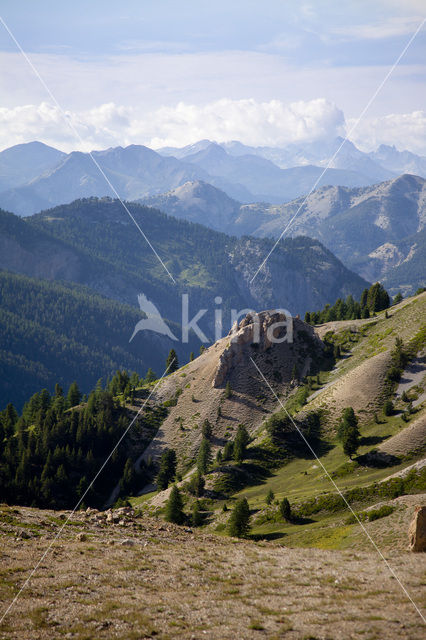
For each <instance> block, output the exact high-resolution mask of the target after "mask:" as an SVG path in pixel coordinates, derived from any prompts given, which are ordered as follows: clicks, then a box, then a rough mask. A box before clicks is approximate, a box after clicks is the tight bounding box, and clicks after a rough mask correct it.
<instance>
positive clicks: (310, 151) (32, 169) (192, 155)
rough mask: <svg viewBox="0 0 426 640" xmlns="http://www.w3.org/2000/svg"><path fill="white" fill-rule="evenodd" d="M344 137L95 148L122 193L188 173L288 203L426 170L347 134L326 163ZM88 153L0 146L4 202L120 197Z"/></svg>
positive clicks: (243, 194)
mask: <svg viewBox="0 0 426 640" xmlns="http://www.w3.org/2000/svg"><path fill="white" fill-rule="evenodd" d="M341 144H342V139H341V138H336V139H335V140H332V141H329V142H321V143H320V142H316V143H311V144H305V145H289V146H288V147H286V148H274V147H248V146H246V145H243V144H241V143H240V142H236V141H234V142H229V143H224V144H222V145H219V144H216V143H214V142H211V141H209V140H202V141H200V142H198V143H196V144H193V145H189V146H187V147H183V148H181V149H177V148H176V149H175V148H166V149H160V150H159V151H158V152H156V151H153V150H152V149H149V148H148V147H144V146H140V145H131V146H129V147H126V148H122V147H116V148H111V149H106V150H104V151H94V152H93V157H94V159H95V160H96V162H97V163H98V164H99V166H100V167H101V168H102V171H103V172H104V173H105V175H106V176H107V178H108V180H109V181H110V182H111V184H112V185H113V186H114V188H115V189H116V191H117V193H118V194H119V196H120V197H121V198H123V199H126V200H139V199H141V198H149V197H151V196H155V195H158V194H161V193H163V192H166V191H170V190H172V189H176V188H178V187H180V186H182V185H184V184H185V183H186V182H188V181H191V182H193V181H203V182H206V183H208V184H211V185H213V186H215V187H217V188H219V189H221V190H222V191H224V192H225V193H226V194H227V195H228V196H229V197H230V198H233V199H235V200H237V201H239V202H241V203H245V204H247V203H253V202H260V201H264V202H270V203H275V204H282V203H285V202H289V201H291V200H293V199H295V198H297V197H299V196H301V195H304V194H305V193H308V192H309V191H310V190H311V189H312V187H313V185H314V184H315V182H316V181H317V180H319V183H318V187H321V186H325V185H332V186H347V187H357V186H361V187H362V186H368V185H372V184H374V183H377V182H380V181H383V180H387V179H389V178H393V177H396V176H397V175H398V174H400V173H403V172H407V171H409V172H415V173H417V174H419V175H421V176H425V177H426V158H425V157H421V156H416V155H415V154H412V153H410V152H408V151H403V152H399V151H397V150H396V149H395V148H393V147H384V146H381V147H379V149H378V150H377V151H376V152H374V153H370V154H367V153H363V152H362V151H360V150H359V149H357V148H356V147H355V145H353V144H352V143H351V142H349V141H346V142H345V144H344V145H343V147H342V148H341V150H340V151H339V153H338V155H337V157H336V158H335V160H333V162H332V163H331V168H330V169H328V170H327V172H326V173H325V175H324V176H322V177H321V174H322V172H323V171H324V167H325V166H327V164H328V162H329V160H330V158H331V157H332V156H333V154H334V153H335V152H336V150H337V149H339V147H340V146H341ZM115 195H116V194H115V193H114V191H113V190H112V189H111V188H110V187H109V185H108V183H107V181H106V180H105V178H104V177H103V176H102V175H101V173H100V171H99V169H98V168H97V167H96V166H95V164H94V163H93V161H92V159H91V158H90V156H89V154H87V153H81V152H77V151H76V152H72V153H70V154H65V153H62V152H61V151H58V150H57V149H53V148H52V147H49V146H47V145H45V144H43V143H40V142H31V143H28V144H21V145H17V146H15V147H11V148H10V149H6V150H5V151H2V152H0V207H1V208H3V209H5V210H9V211H13V213H16V214H18V215H23V216H26V215H31V214H33V213H36V212H38V211H41V210H44V209H47V208H50V207H53V206H57V205H59V204H65V203H69V202H72V201H73V200H75V199H78V198H86V197H91V196H95V197H104V196H109V197H115Z"/></svg>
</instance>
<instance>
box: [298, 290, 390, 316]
mask: <svg viewBox="0 0 426 640" xmlns="http://www.w3.org/2000/svg"><path fill="white" fill-rule="evenodd" d="M401 299H402V296H401ZM399 301H400V300H399V299H397V300H396V301H395V302H399ZM390 303H391V300H390V297H389V294H388V292H387V291H386V290H385V289H384V287H383V286H382V285H381V284H380V283H379V282H376V283H375V284H372V285H371V287H370V288H369V289H364V291H363V292H362V294H361V298H360V300H359V302H358V301H356V300H355V299H354V298H353V296H351V295H349V296H348V297H347V298H346V300H343V299H342V298H338V299H337V300H336V302H335V303H334V304H333V305H330V304H326V305H325V307H324V308H323V309H321V310H319V311H307V312H306V313H305V322H307V323H308V324H322V323H324V322H332V321H334V320H356V319H360V318H370V316H372V315H374V314H375V313H377V312H378V311H383V310H384V309H387V308H388V307H389V305H390Z"/></svg>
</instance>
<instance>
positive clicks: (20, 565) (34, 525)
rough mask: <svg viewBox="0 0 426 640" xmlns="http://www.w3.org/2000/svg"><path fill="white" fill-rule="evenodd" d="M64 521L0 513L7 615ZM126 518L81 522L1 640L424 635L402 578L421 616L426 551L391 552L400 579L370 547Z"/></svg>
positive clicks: (1, 584) (27, 512)
mask: <svg viewBox="0 0 426 640" xmlns="http://www.w3.org/2000/svg"><path fill="white" fill-rule="evenodd" d="M58 516H59V517H58ZM60 517H63V518H66V517H67V514H64V515H62V516H61V514H58V513H54V512H49V511H38V510H36V509H28V508H19V509H16V510H11V509H8V508H5V507H3V508H2V509H1V519H0V523H1V527H0V535H1V552H0V554H1V581H0V600H1V609H2V611H4V610H5V609H6V607H7V606H8V604H9V603H10V602H11V601H12V599H13V597H14V596H15V594H16V593H17V591H18V589H19V588H20V586H21V585H22V584H23V583H24V582H25V579H26V578H27V576H28V575H29V572H30V570H31V569H32V568H33V567H34V565H35V564H36V562H37V561H38V560H39V559H40V557H41V556H42V554H43V552H44V551H45V550H46V548H47V547H48V545H49V544H50V543H51V542H52V540H54V537H55V534H56V532H57V530H58V527H59V526H60V523H61V522H62V520H61V519H60ZM77 518H78V519H77ZM120 522H121V524H119V523H118V522H117V523H115V524H106V523H105V522H104V521H101V520H100V519H99V517H98V516H97V515H90V516H84V514H78V516H75V517H74V518H73V520H71V522H70V523H69V524H68V525H66V527H65V528H64V531H63V533H62V535H61V536H60V538H59V539H58V541H56V542H55V543H54V545H53V547H52V549H51V550H50V552H49V554H48V555H47V556H46V557H45V558H44V559H43V561H42V562H41V564H40V566H39V568H38V570H37V571H36V572H35V574H34V576H33V578H32V579H31V581H30V583H29V585H28V586H27V588H26V589H25V590H24V591H23V592H22V595H21V597H20V598H19V599H18V600H17V602H16V604H15V606H14V607H13V608H12V610H11V611H10V612H9V614H8V616H7V617H6V618H5V620H4V622H3V623H2V624H1V625H0V638H1V639H6V638H7V639H8V640H12V639H31V640H37V639H50V638H52V639H56V638H76V639H78V640H83V639H85V640H89V639H93V640H98V639H102V638H120V639H124V638H129V639H130V638H133V639H142V638H161V639H166V638H169V639H174V638H188V639H190V638H194V639H198V638H207V639H208V638H210V639H217V640H219V639H220V640H227V639H230V640H231V639H232V640H235V639H237V640H240V639H243V640H246V639H247V640H251V639H252V638H256V639H258V638H268V639H270V640H272V639H273V638H277V639H278V638H286V639H287V638H288V639H302V638H305V639H307V638H311V639H314V638H317V639H319V638H321V639H322V638H329V639H337V638H339V639H340V638H344V639H350V638H368V639H372V638H377V639H383V638H392V639H393V638H395V639H397V638H398V639H400V638H410V639H412V640H415V639H419V640H420V639H421V638H424V637H425V626H424V624H423V622H422V619H421V616H420V614H419V613H418V611H416V609H415V607H414V605H413V603H412V602H410V601H409V600H408V598H407V597H406V595H405V594H404V592H403V591H402V589H401V586H400V584H399V582H398V580H401V582H402V583H403V584H404V585H405V587H406V589H407V590H408V592H409V593H410V596H411V597H412V598H413V600H414V601H415V603H416V605H417V606H418V607H419V608H420V609H422V607H423V609H422V611H423V615H425V613H426V612H425V609H424V607H425V605H426V598H425V595H426V594H425V588H424V585H425V584H426V572H425V569H426V555H425V554H409V553H408V552H405V551H398V550H397V551H392V552H387V558H388V561H389V562H390V564H391V566H392V568H393V569H394V571H395V573H396V575H397V576H398V580H397V579H396V578H395V577H393V576H392V575H391V573H390V572H389V570H388V568H387V567H386V565H385V563H384V562H383V560H382V559H381V558H380V557H379V556H378V555H377V553H373V552H371V553H366V552H363V551H351V552H349V551H342V552H337V551H325V550H319V549H290V548H286V547H282V546H278V545H276V544H273V543H267V542H252V541H244V542H241V541H236V540H234V539H230V538H220V537H217V536H212V535H205V534H202V533H199V532H198V531H191V530H188V529H185V528H182V527H176V526H174V525H168V524H165V523H163V522H161V521H159V520H156V519H154V518H148V517H143V518H134V517H130V518H123V519H122V520H120ZM26 536H29V537H28V538H27V537H26Z"/></svg>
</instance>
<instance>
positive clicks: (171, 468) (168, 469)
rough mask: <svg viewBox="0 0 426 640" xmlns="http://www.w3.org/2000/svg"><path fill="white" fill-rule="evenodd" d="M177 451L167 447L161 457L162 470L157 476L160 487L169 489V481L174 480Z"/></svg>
mask: <svg viewBox="0 0 426 640" xmlns="http://www.w3.org/2000/svg"><path fill="white" fill-rule="evenodd" d="M176 465H177V460H176V452H175V450H174V449H166V450H165V451H163V453H162V455H161V458H160V470H159V472H158V476H157V485H158V488H159V489H167V487H168V486H169V483H170V482H172V480H174V477H175V475H176Z"/></svg>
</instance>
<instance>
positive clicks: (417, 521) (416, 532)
mask: <svg viewBox="0 0 426 640" xmlns="http://www.w3.org/2000/svg"><path fill="white" fill-rule="evenodd" d="M408 537H409V549H410V551H426V507H420V506H418V507H416V509H415V511H414V516H413V519H412V521H411V524H410V527H409V529H408Z"/></svg>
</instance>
